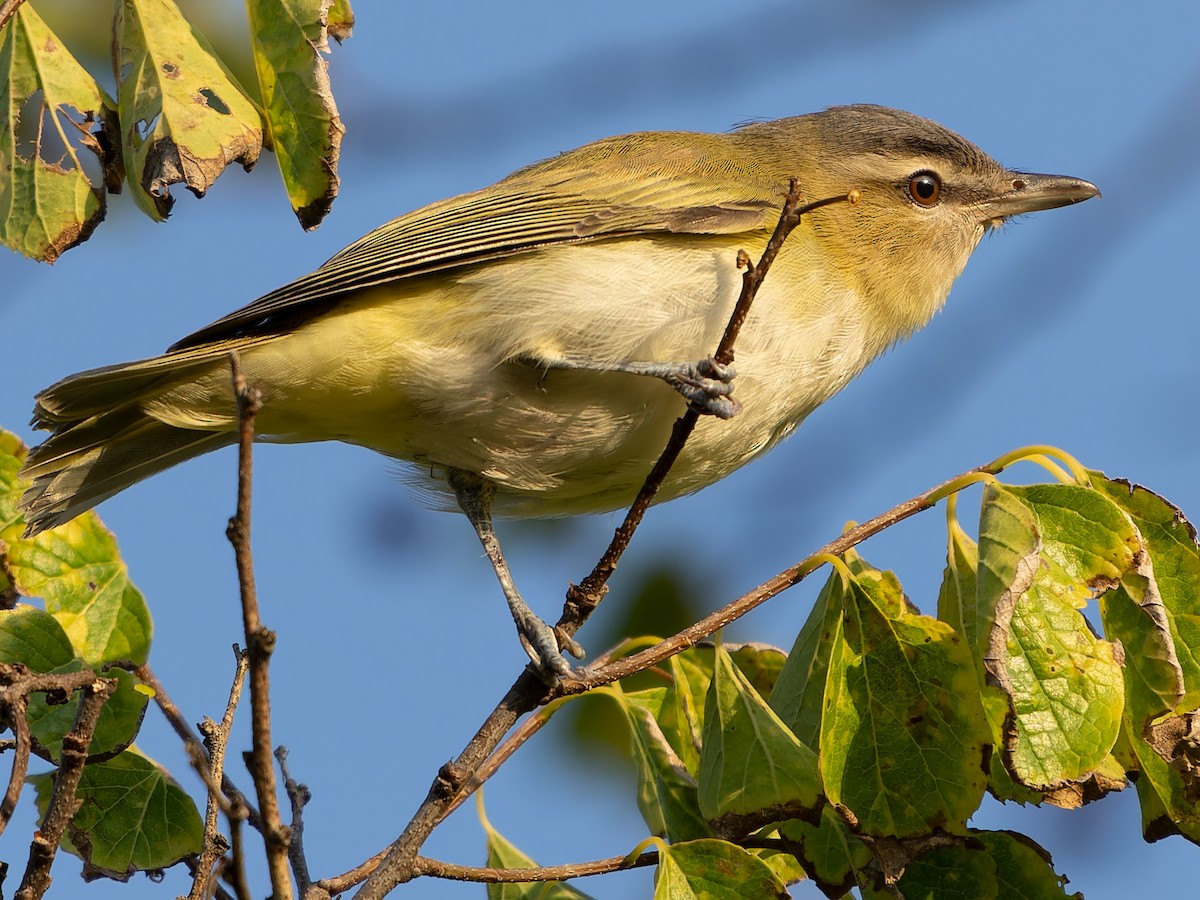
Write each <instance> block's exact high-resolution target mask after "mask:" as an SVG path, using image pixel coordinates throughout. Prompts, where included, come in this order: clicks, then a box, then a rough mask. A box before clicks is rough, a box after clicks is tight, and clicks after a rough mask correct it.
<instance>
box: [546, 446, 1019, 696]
mask: <svg viewBox="0 0 1200 900" xmlns="http://www.w3.org/2000/svg"><path fill="white" fill-rule="evenodd" d="M996 471H997V468H996V467H995V466H991V465H983V466H977V467H975V468H974V469H969V470H967V471H966V472H964V473H963V474H962V475H958V476H956V477H954V478H951V479H948V480H947V481H944V482H943V483H942V484H939V485H938V486H937V487H934V488H930V489H929V490H928V491H925V492H924V493H922V494H920V495H918V496H916V497H913V498H912V499H911V500H906V501H904V502H903V503H901V504H899V505H898V506H894V507H892V508H891V509H889V510H887V511H886V512H884V513H881V514H880V515H878V516H876V517H875V518H873V519H870V520H869V521H867V522H863V523H862V524H861V525H856V526H855V527H853V528H851V529H849V530H847V531H845V532H844V533H843V534H842V535H841V536H840V537H837V538H835V539H834V540H832V541H830V542H829V543H827V544H825V546H823V547H821V548H820V549H819V550H817V551H816V552H814V553H812V554H810V555H809V556H807V557H805V558H804V559H803V560H801V561H800V562H798V563H796V564H795V565H794V566H791V567H790V568H787V569H784V570H783V571H782V572H780V573H779V574H778V575H776V576H774V577H773V578H770V579H768V580H767V581H764V582H763V583H762V584H760V585H759V586H758V587H756V588H754V589H753V590H751V591H748V592H747V593H745V594H743V595H742V596H741V597H738V598H737V599H736V600H734V601H732V602H731V603H728V604H726V605H725V606H723V607H721V608H720V609H719V610H717V611H716V612H714V613H712V614H711V615H708V616H705V617H704V618H703V619H701V620H700V621H698V622H696V623H695V624H693V625H689V626H688V627H687V628H685V629H683V630H682V631H680V632H679V633H678V634H675V635H672V636H671V637H669V638H667V639H666V640H664V641H660V642H659V643H657V644H655V645H654V646H652V647H647V648H646V649H645V650H642V651H640V652H638V653H634V654H632V655H630V656H626V657H622V658H621V659H618V660H617V661H615V662H612V663H608V664H606V665H603V666H599V667H597V668H596V669H594V670H592V671H588V672H586V673H584V674H583V675H582V676H581V677H580V678H577V679H571V680H570V681H564V682H563V683H562V685H561V691H562V693H563V694H564V695H573V694H581V693H584V692H585V691H588V690H591V689H592V688H594V687H598V686H600V685H602V684H610V683H612V682H614V681H619V680H620V679H622V678H627V677H628V676H630V675H632V674H634V673H635V672H641V671H644V670H645V669H649V668H651V667H652V666H656V665H658V664H659V663H661V662H663V661H664V660H666V659H669V658H670V657H672V656H675V655H677V654H679V653H682V652H683V651H684V650H687V649H688V648H689V647H694V646H695V645H696V644H697V643H699V642H700V641H702V640H704V639H705V638H708V637H712V635H714V634H716V633H717V632H718V631H720V630H721V629H722V628H724V627H725V626H726V625H729V624H730V623H731V622H734V621H736V620H737V619H740V618H741V617H742V616H744V615H745V614H746V613H748V612H750V610H752V609H754V608H755V607H756V606H758V605H760V604H762V603H765V602H766V601H767V600H770V599H771V598H772V597H774V596H776V595H778V594H780V593H782V592H783V591H785V590H787V589H788V588H790V587H793V586H794V585H797V584H799V583H800V582H801V581H803V580H804V579H805V578H807V577H808V576H809V575H811V574H812V573H813V572H814V571H816V570H817V569H819V568H820V567H821V565H822V564H823V561H822V557H828V556H840V555H842V554H843V553H845V552H846V551H847V550H850V549H851V548H853V547H856V546H858V545H859V544H861V543H862V542H863V541H865V540H866V539H867V538H869V537H872V536H873V535H876V534H878V533H879V532H881V531H883V530H884V529H886V528H890V527H891V526H893V525H895V524H896V523H897V522H901V521H903V520H904V519H907V518H909V517H911V516H914V515H916V514H917V513H920V512H924V511H925V510H927V509H930V508H931V507H933V506H934V505H936V504H937V502H938V501H939V500H940V499H941V498H942V497H943V496H944V494H943V493H942V491H943V489H944V488H945V487H947V486H948V485H951V484H953V483H954V482H957V481H960V480H961V479H963V478H965V477H967V476H969V475H971V474H974V473H988V474H995V473H996Z"/></svg>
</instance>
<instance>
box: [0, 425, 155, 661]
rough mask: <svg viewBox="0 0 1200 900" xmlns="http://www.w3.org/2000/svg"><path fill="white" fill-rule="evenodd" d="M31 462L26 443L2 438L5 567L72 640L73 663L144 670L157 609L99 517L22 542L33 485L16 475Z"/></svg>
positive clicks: (0, 434)
mask: <svg viewBox="0 0 1200 900" xmlns="http://www.w3.org/2000/svg"><path fill="white" fill-rule="evenodd" d="M24 459H25V448H24V447H23V446H22V445H21V442H20V441H19V440H17V439H16V437H15V436H13V435H12V434H10V433H8V432H6V431H0V541H2V542H3V544H0V563H2V564H3V567H4V568H5V570H6V571H7V573H8V576H9V577H10V578H11V579H12V581H13V584H14V585H15V586H16V588H17V590H18V591H20V592H21V593H22V594H24V595H25V596H28V597H42V598H44V599H45V602H46V612H48V613H49V614H50V615H52V616H53V617H54V618H55V619H57V620H58V622H59V624H60V625H62V627H63V629H64V631H65V632H66V634H67V636H68V637H69V638H70V640H71V644H72V646H73V647H74V652H73V654H72V655H73V656H78V657H80V658H81V659H83V661H84V662H85V663H87V664H88V665H89V666H93V667H94V666H99V665H103V664H104V663H108V662H115V661H128V662H131V663H133V664H134V665H140V664H142V663H144V662H145V661H146V658H147V657H148V655H149V653H150V638H151V634H152V631H153V625H152V623H151V620H150V610H149V609H148V608H147V606H146V601H145V599H144V598H143V597H142V595H141V592H140V591H138V589H137V588H136V587H134V585H133V582H132V581H130V579H129V572H128V570H127V569H126V567H125V563H124V561H123V560H122V559H121V556H120V553H119V552H118V550H117V542H116V539H115V538H113V536H112V533H111V532H109V531H108V530H107V529H106V528H105V527H104V526H103V525H102V524H101V523H100V519H99V518H98V517H97V516H96V514H95V513H92V512H88V513H84V514H83V515H82V516H79V517H78V518H76V519H74V520H72V521H70V522H68V523H66V524H65V525H60V526H58V527H57V528H52V529H50V530H49V531H44V532H42V533H41V534H39V535H37V536H36V537H35V538H33V539H32V540H26V539H25V538H24V537H22V532H23V530H24V527H25V521H24V518H23V516H22V515H21V512H20V510H19V509H18V508H17V502H18V501H19V500H20V498H21V495H22V494H23V493H24V492H25V489H26V488H27V487H28V486H29V484H28V482H26V481H25V480H23V479H21V478H19V477H18V474H17V473H18V471H19V470H20V468H21V463H22V462H23V461H24ZM4 545H7V551H6V552H4V549H5V548H4Z"/></svg>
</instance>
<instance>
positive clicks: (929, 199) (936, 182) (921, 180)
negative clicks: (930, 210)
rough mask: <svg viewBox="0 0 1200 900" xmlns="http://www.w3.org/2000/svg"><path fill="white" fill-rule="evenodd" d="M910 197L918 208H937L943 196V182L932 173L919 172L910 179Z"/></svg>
mask: <svg viewBox="0 0 1200 900" xmlns="http://www.w3.org/2000/svg"><path fill="white" fill-rule="evenodd" d="M908 196H910V197H912V198H913V200H914V201H916V203H917V205H918V206H925V207H930V206H935V205H937V202H938V200H939V199H941V196H942V182H941V179H939V178H938V177H937V176H936V175H935V174H933V173H932V172H918V173H917V174H916V175H914V176H913V177H912V178H910V179H908Z"/></svg>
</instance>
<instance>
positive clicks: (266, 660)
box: [225, 351, 292, 900]
mask: <svg viewBox="0 0 1200 900" xmlns="http://www.w3.org/2000/svg"><path fill="white" fill-rule="evenodd" d="M229 368H230V372H231V375H232V379H233V393H234V396H235V397H236V398H237V413H238V490H237V512H236V513H235V514H234V516H233V518H231V519H230V520H229V527H228V528H226V530H225V533H226V535H227V536H228V537H229V542H230V543H231V544H233V554H234V558H235V560H236V562H237V573H238V586H239V588H240V593H241V599H242V629H243V631H244V632H245V635H246V648H247V651H246V652H247V654H248V655H249V657H250V729H251V738H250V752H249V754H247V758H246V767H247V768H248V769H249V770H250V776H251V777H252V778H253V779H254V790H255V793H256V794H257V795H258V810H259V815H260V817H261V826H260V831H261V832H262V836H263V843H264V844H265V845H266V849H267V868H268V870H269V872H270V875H271V890H272V892H273V896H274V898H275V900H291V898H292V880H291V875H290V873H289V872H288V841H289V835H288V830H287V828H286V827H285V826H284V824H283V821H282V819H281V818H280V815H279V797H278V795H277V794H276V786H275V765H274V760H273V759H272V756H271V681H270V672H269V667H270V660H271V653H272V651H273V650H274V649H275V632H273V631H271V630H269V629H268V628H266V627H264V626H263V624H262V620H261V619H260V618H259V614H258V592H257V590H256V588H255V585H254V557H253V555H252V554H251V552H250V499H251V486H252V476H253V458H254V454H253V450H254V417H255V415H257V413H258V410H259V409H260V407H261V406H262V397H261V396H260V395H259V392H258V391H257V390H256V389H255V388H254V387H252V386H250V385H248V384H247V383H246V379H245V377H244V376H243V375H242V365H241V359H240V358H239V356H238V354H237V352H236V351H235V352H232V353H230V354H229Z"/></svg>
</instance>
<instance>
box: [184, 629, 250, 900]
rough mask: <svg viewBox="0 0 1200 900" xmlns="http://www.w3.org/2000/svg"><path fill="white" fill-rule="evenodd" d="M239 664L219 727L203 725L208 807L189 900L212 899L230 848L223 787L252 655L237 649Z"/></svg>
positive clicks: (214, 723)
mask: <svg viewBox="0 0 1200 900" xmlns="http://www.w3.org/2000/svg"><path fill="white" fill-rule="evenodd" d="M234 655H235V657H236V660H237V661H236V664H235V667H234V675H233V684H231V685H230V687H229V701H228V702H227V703H226V704H225V715H224V716H223V717H222V719H221V724H220V725H218V724H217V723H216V722H213V721H212V720H211V719H208V718H205V720H204V722H203V724H202V725H201V730H202V731H203V732H204V747H205V749H206V750H207V751H208V754H207V755H208V759H209V764H208V778H207V779H206V780H205V783H206V784H207V786H208V805H207V807H206V808H205V812H204V842H203V844H202V848H203V849H202V850H201V851H200V859H199V860H198V861H197V864H196V870H195V872H194V874H193V877H192V889H191V891H190V892H189V893H188V900H205V898H207V897H208V896H209V885H210V883H211V882H212V877H213V867H214V866H215V865H216V864H217V860H219V859H220V858H221V857H222V856H224V855H225V852H226V851H227V850H228V849H229V845H228V844H227V843H226V841H225V838H223V837H222V836H221V835H220V833H219V832H218V831H217V825H218V817H219V815H220V812H221V809H222V808H225V809H228V808H229V804H228V801H227V800H226V799H225V797H224V795H223V794H222V793H221V790H220V788H219V785H220V783H221V778H222V776H223V775H224V773H225V749H226V746H227V745H228V743H229V733H230V731H232V730H233V714H234V712H236V710H237V706H238V702H239V701H240V700H241V698H242V685H243V684H244V683H245V681H246V668H247V666H248V665H249V654H248V653H246V652H245V651H243V650H240V649H238V648H237V647H234Z"/></svg>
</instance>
